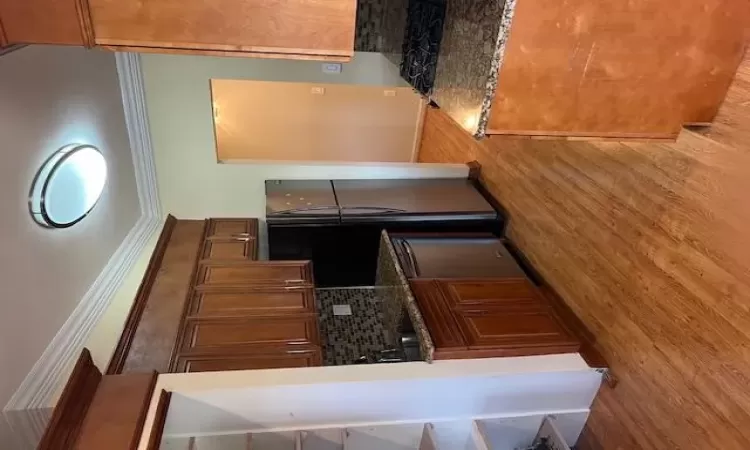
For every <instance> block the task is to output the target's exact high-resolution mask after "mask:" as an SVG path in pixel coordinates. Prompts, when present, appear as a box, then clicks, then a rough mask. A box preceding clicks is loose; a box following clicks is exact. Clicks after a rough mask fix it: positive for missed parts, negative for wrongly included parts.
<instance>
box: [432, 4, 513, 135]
mask: <svg viewBox="0 0 750 450" xmlns="http://www.w3.org/2000/svg"><path fill="white" fill-rule="evenodd" d="M515 7H516V0H451V1H448V3H447V10H446V15H445V24H444V26H443V37H442V41H441V43H440V56H439V57H438V62H437V73H436V77H435V85H434V86H433V90H432V95H431V96H430V99H431V100H432V101H434V102H435V103H437V104H438V105H439V106H440V108H441V109H442V110H443V111H445V112H446V113H447V114H448V115H449V116H451V117H452V118H453V119H454V120H455V121H456V122H457V123H459V124H460V125H461V126H462V127H464V128H465V129H466V130H467V131H469V132H470V133H471V134H472V135H474V137H476V138H483V137H484V136H485V131H486V129H487V121H488V119H489V116H490V107H491V105H492V100H493V98H494V97H495V91H496V89H497V84H498V72H499V69H500V66H501V65H502V62H503V57H504V55H505V47H506V44H507V41H508V37H509V35H510V27H511V22H512V21H513V14H514V12H515Z"/></svg>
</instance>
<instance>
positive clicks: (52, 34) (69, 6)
mask: <svg viewBox="0 0 750 450" xmlns="http://www.w3.org/2000/svg"><path fill="white" fill-rule="evenodd" d="M355 17H356V0H145V1H142V0H25V1H23V2H22V1H17V0H0V21H2V24H3V25H4V30H5V37H6V38H7V41H8V42H9V43H48V44H72V45H85V46H100V47H105V48H109V49H112V50H124V51H137V52H158V53H187V54H205V55H218V56H249V57H261V58H291V59H315V60H335V61H348V60H349V59H350V58H351V56H352V55H353V53H354V23H355Z"/></svg>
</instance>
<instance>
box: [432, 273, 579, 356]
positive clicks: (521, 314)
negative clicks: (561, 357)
mask: <svg viewBox="0 0 750 450" xmlns="http://www.w3.org/2000/svg"><path fill="white" fill-rule="evenodd" d="M437 283H438V284H439V285H440V290H441V291H442V292H443V294H444V296H445V297H444V298H445V300H446V301H447V303H448V305H449V308H450V309H451V311H452V312H453V316H454V318H455V319H456V322H457V323H458V326H459V328H460V330H461V333H462V335H463V338H464V342H465V343H466V345H467V346H468V348H469V349H472V350H484V351H490V350H491V353H492V355H494V356H511V355H532V354H544V353H563V352H575V351H578V349H579V346H580V344H579V342H578V340H577V339H576V338H575V337H573V336H572V335H571V334H570V332H569V331H568V330H567V329H566V328H565V327H564V326H563V325H562V324H561V323H560V322H559V321H558V320H557V318H556V316H555V315H554V312H553V311H552V308H551V307H550V305H549V304H548V303H547V302H546V301H545V300H544V299H543V298H542V297H541V296H539V295H538V294H537V292H536V289H535V288H534V287H533V286H532V285H531V284H530V283H528V282H527V281H525V280H519V282H509V281H508V280H497V281H482V282H478V281H465V280H452V281H446V280H440V281H438V282H437Z"/></svg>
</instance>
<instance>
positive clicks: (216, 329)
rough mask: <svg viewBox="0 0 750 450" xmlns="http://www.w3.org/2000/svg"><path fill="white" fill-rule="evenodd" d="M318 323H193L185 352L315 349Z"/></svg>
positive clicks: (271, 320)
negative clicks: (285, 348)
mask: <svg viewBox="0 0 750 450" xmlns="http://www.w3.org/2000/svg"><path fill="white" fill-rule="evenodd" d="M319 342H320V338H319V335H318V323H317V319H316V318H315V317H314V316H309V317H257V318H224V319H215V320H189V321H188V322H187V324H186V330H185V340H184V342H183V345H182V347H183V351H185V352H192V353H201V352H204V351H211V352H216V351H219V352H224V351H226V352H227V353H237V352H239V351H242V350H243V349H244V350H250V349H253V348H255V349H257V348H262V347H286V346H297V345H309V346H315V345H318V344H319Z"/></svg>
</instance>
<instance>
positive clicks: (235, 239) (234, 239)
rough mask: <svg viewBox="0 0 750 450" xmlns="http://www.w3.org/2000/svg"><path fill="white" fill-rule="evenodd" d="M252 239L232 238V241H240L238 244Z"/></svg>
mask: <svg viewBox="0 0 750 450" xmlns="http://www.w3.org/2000/svg"><path fill="white" fill-rule="evenodd" d="M252 239H253V238H251V237H232V240H233V241H240V242H249V241H251V240H252Z"/></svg>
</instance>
